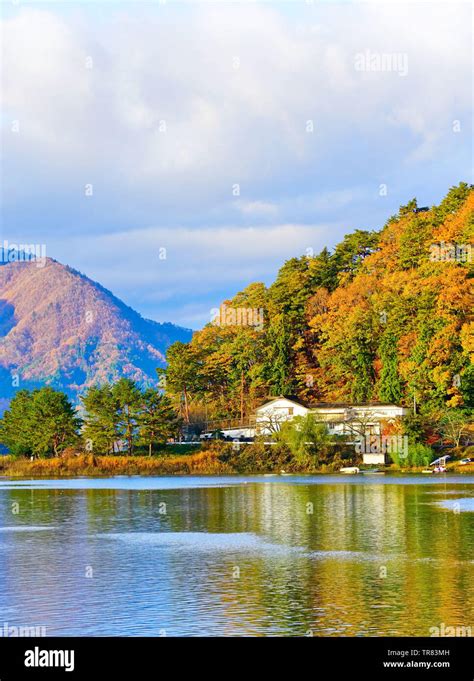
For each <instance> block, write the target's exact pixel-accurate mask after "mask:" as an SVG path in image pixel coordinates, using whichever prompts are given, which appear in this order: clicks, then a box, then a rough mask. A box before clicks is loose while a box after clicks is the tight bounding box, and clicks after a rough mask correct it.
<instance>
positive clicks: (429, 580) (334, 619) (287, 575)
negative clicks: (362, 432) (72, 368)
mask: <svg viewBox="0 0 474 681" xmlns="http://www.w3.org/2000/svg"><path fill="white" fill-rule="evenodd" d="M16 511H18V512H17V513H16ZM473 549H474V478H472V477H468V476H458V477H455V476H446V477H444V476H439V477H436V478H435V477H428V476H426V477H425V476H416V477H415V476H410V477H389V476H385V477H384V476H364V477H362V476H354V477H344V476H324V477H323V476H314V477H313V476H312V477H306V476H305V477H261V476H259V477H246V478H244V477H212V478H209V477H205V478H190V477H188V478H181V477H170V478H144V477H130V478H129V477H119V478H110V479H74V480H46V481H45V480H36V481H10V480H6V479H1V480H0V579H1V589H0V628H3V626H4V623H8V626H44V627H46V634H47V635H51V636H53V635H59V636H63V635H94V636H101V635H122V636H123V635H130V636H138V635H145V636H158V635H164V634H165V633H166V635H168V636H173V635H174V636H189V635H206V636H207V635H224V636H228V635H237V636H238V635H252V636H258V635H285V636H302V635H308V632H312V633H313V635H315V636H321V635H322V636H341V635H346V636H377V635H379V636H380V635H382V636H392V635H407V636H429V635H430V627H434V626H440V625H441V624H442V623H444V626H446V627H447V626H461V627H466V626H472V627H473V629H474V552H473Z"/></svg>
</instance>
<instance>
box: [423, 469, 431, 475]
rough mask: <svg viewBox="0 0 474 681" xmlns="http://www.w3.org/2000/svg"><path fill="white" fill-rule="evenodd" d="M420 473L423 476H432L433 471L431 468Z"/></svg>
mask: <svg viewBox="0 0 474 681" xmlns="http://www.w3.org/2000/svg"><path fill="white" fill-rule="evenodd" d="M421 472H422V473H424V474H425V475H432V474H433V473H434V471H433V470H431V468H430V469H429V470H424V471H421Z"/></svg>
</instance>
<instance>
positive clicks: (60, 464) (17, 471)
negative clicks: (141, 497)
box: [0, 452, 233, 478]
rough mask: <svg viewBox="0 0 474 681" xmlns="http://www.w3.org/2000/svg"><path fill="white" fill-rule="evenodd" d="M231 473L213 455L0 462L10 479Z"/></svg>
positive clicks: (0, 470) (8, 459) (5, 459)
mask: <svg viewBox="0 0 474 681" xmlns="http://www.w3.org/2000/svg"><path fill="white" fill-rule="evenodd" d="M229 472H231V473H232V472H233V471H232V470H229V469H228V467H227V466H226V465H225V464H224V463H222V462H221V461H219V459H218V457H217V456H216V454H215V453H213V452H200V453H198V454H192V455H189V456H188V455H181V456H160V457H157V456H152V457H149V456H133V457H128V456H93V455H91V454H81V455H79V456H73V457H67V458H65V457H58V458H49V459H36V460H35V461H30V460H29V459H20V458H19V459H13V458H12V457H9V456H5V457H1V458H0V475H3V476H8V477H13V478H30V477H42V478H50V477H51V478H57V477H71V476H91V477H95V476H109V475H222V474H224V473H229Z"/></svg>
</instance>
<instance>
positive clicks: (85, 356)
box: [0, 258, 192, 398]
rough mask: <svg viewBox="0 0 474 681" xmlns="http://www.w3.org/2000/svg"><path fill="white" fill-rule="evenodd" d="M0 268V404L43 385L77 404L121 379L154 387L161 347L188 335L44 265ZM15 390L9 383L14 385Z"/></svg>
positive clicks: (52, 264)
mask: <svg viewBox="0 0 474 681" xmlns="http://www.w3.org/2000/svg"><path fill="white" fill-rule="evenodd" d="M40 264H41V263H37V262H9V263H6V264H4V265H3V266H2V267H0V398H5V397H9V396H11V394H12V393H13V392H14V391H15V390H16V389H18V386H16V385H12V376H13V377H14V376H15V375H18V376H19V382H20V385H19V387H31V386H34V385H37V384H43V383H48V384H50V385H53V386H54V387H57V388H60V389H63V390H65V391H66V392H67V393H68V394H69V395H71V396H72V397H75V396H76V395H77V394H78V392H80V391H81V390H82V389H83V388H84V387H85V386H89V385H92V384H94V383H98V382H103V381H107V380H114V379H117V378H119V377H121V376H127V377H129V378H133V379H134V380H136V381H138V382H139V383H141V384H147V385H152V384H155V383H156V380H157V376H156V367H162V366H164V365H165V353H166V349H167V347H168V346H169V345H170V344H171V343H173V342H174V341H176V340H181V341H183V342H186V341H188V340H190V338H191V335H192V332H191V331H190V330H189V329H183V328H181V327H178V326H174V325H173V324H158V323H157V322H154V321H151V320H147V319H144V318H143V317H141V315H139V314H138V313H137V312H135V311H134V310H132V309H131V308H130V307H128V306H127V305H125V304H124V303H123V302H122V301H121V300H119V299H118V298H116V297H115V296H114V295H113V294H112V293H110V291H107V290H106V289H105V288H103V287H102V286H100V284H97V283H96V282H94V281H92V280H90V279H88V278H87V277H86V276H84V275H83V274H81V273H80V272H77V271H76V270H73V269H72V268H70V267H67V266H65V265H62V264H60V263H58V262H56V261H55V260H52V259H51V258H47V259H46V262H45V264H44V266H43V267H41V266H39V265H40ZM13 383H14V378H13Z"/></svg>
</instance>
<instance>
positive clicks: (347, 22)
mask: <svg viewBox="0 0 474 681" xmlns="http://www.w3.org/2000/svg"><path fill="white" fill-rule="evenodd" d="M2 10H3V11H2V18H1V28H2V51H1V58H2V63H1V88H0V94H1V99H2V127H1V145H2V167H1V173H2V179H3V185H2V195H1V213H0V217H1V227H0V237H1V240H2V241H3V240H7V242H8V243H9V244H22V243H34V244H41V245H43V246H44V247H45V248H46V253H47V255H48V256H50V257H52V258H55V259H57V260H59V261H60V262H63V263H66V264H68V265H70V266H72V267H74V268H76V269H78V270H79V271H81V272H83V273H84V274H86V275H87V276H89V277H91V278H92V279H94V280H96V281H99V282H100V283H101V284H102V285H103V286H105V287H106V288H108V289H110V290H111V291H112V292H113V293H115V294H116V295H117V296H118V297H120V298H121V299H122V300H124V302H126V303H127V304H129V305H131V306H132V307H134V308H135V309H136V310H138V311H139V312H140V313H141V314H143V315H144V316H145V317H148V318H150V319H154V320H156V321H172V322H175V323H177V324H181V325H183V326H186V327H190V328H200V327H201V326H202V325H203V324H205V323H206V322H208V321H209V320H210V319H211V315H212V312H211V311H212V310H214V309H215V308H216V307H218V306H219V304H220V303H221V302H222V301H223V300H224V299H227V298H230V297H232V296H233V295H234V294H235V293H237V292H238V291H240V290H242V289H243V288H245V287H246V286H247V285H248V284H249V283H250V282H252V281H263V282H265V283H266V284H267V285H268V284H270V283H271V282H272V281H273V280H274V278H275V276H276V273H277V271H278V269H279V267H280V266H281V265H282V264H283V262H284V261H285V260H287V259H288V258H291V257H294V256H299V255H303V254H313V253H317V252H319V251H320V250H321V249H322V248H323V247H324V246H328V247H334V245H335V244H336V243H338V242H339V241H340V240H341V239H342V237H343V236H344V234H346V233H348V232H351V231H353V230H354V229H379V228H381V227H382V226H383V225H384V224H385V222H386V220H387V219H388V217H390V216H391V215H393V214H394V213H396V212H397V210H398V207H399V206H400V205H401V204H405V203H407V202H408V201H409V200H410V199H411V198H413V197H414V196H416V197H417V198H418V203H419V205H433V204H434V203H438V202H439V201H440V199H441V198H442V197H443V196H444V195H445V194H446V192H447V190H448V189H449V187H450V186H452V185H454V184H458V183H459V182H460V181H467V182H472V159H473V153H472V141H471V140H472V119H471V116H472V8H471V5H470V3H464V2H462V3H456V2H439V3H431V2H419V3H415V2H404V3H403V2H402V3H400V2H399V3H388V2H377V3H375V4H372V3H368V2H363V3H362V2H341V3H336V2H329V1H328V2H320V1H316V0H315V1H314V2H311V0H302V1H297V0H294V1H293V2H288V3H285V2H271V1H270V2H238V3H228V2H200V1H199V0H195V1H194V2H174V1H173V0H167V1H166V2H163V1H161V2H158V1H156V2H150V3H145V2H141V1H140V0H136V1H135V2H117V3H116V2H112V1H105V0H104V1H102V2H101V1H100V0H99V1H96V2H94V3H92V2H67V1H64V0H63V2H52V3H51V2H50V3H47V2H41V1H39V0H36V1H35V2H25V1H24V0H14V1H13V2H11V3H7V4H4V5H3V7H2Z"/></svg>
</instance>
